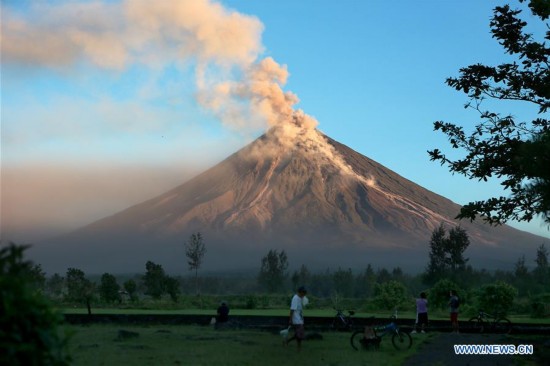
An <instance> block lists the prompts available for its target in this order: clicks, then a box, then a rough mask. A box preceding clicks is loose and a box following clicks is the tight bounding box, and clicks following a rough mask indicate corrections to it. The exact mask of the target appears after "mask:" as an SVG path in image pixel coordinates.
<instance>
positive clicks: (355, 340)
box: [349, 330, 365, 351]
mask: <svg viewBox="0 0 550 366" xmlns="http://www.w3.org/2000/svg"><path fill="white" fill-rule="evenodd" d="M349 340H350V343H351V347H352V348H353V349H354V350H356V351H359V350H362V349H364V348H365V332H364V331H362V330H357V331H355V332H354V333H353V334H352V335H351V338H350V339H349Z"/></svg>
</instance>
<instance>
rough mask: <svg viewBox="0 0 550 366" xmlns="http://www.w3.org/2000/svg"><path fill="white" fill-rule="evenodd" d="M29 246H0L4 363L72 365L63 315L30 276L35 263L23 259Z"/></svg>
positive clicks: (0, 340) (0, 359)
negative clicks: (63, 331) (63, 324)
mask: <svg viewBox="0 0 550 366" xmlns="http://www.w3.org/2000/svg"><path fill="white" fill-rule="evenodd" d="M25 249H26V247H22V246H16V245H15V244H10V246H8V247H5V248H2V249H1V250H0V299H1V301H0V364H1V365H13V366H17V365H57V366H65V365H69V361H70V357H69V356H68V354H67V352H66V350H67V339H68V338H67V336H65V335H63V334H62V333H61V332H60V326H61V324H62V321H63V317H62V316H61V314H59V313H57V312H55V311H54V310H53V309H52V307H51V306H50V304H49V302H48V301H47V299H46V298H45V297H44V295H42V293H41V292H40V291H38V290H37V288H36V287H35V286H34V285H33V283H32V281H30V280H29V276H26V273H28V270H29V269H30V268H32V263H31V262H27V261H23V251H24V250H25Z"/></svg>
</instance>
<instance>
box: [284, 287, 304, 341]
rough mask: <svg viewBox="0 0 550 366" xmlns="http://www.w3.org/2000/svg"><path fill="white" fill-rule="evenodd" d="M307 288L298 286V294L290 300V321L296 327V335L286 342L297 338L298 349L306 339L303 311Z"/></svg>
mask: <svg viewBox="0 0 550 366" xmlns="http://www.w3.org/2000/svg"><path fill="white" fill-rule="evenodd" d="M306 294H307V291H306V288H305V287H304V286H301V287H300V288H298V291H297V292H296V294H295V295H294V296H293V297H292V300H291V302H290V316H289V319H288V323H289V324H290V325H292V326H293V328H294V335H293V336H292V338H290V339H289V340H287V341H286V343H288V342H290V341H292V340H294V339H296V343H297V344H298V351H300V349H301V348H302V340H303V339H304V314H303V312H302V310H303V308H304V306H305V305H306V304H307V297H305V296H306Z"/></svg>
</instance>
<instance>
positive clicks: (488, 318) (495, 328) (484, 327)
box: [468, 310, 512, 334]
mask: <svg viewBox="0 0 550 366" xmlns="http://www.w3.org/2000/svg"><path fill="white" fill-rule="evenodd" d="M468 328H470V329H473V330H474V331H475V332H478V333H483V332H486V331H492V332H494V333H499V334H508V333H510V332H511V331H512V322H511V321H510V320H508V319H507V318H505V317H504V316H501V315H499V314H498V313H497V314H496V315H491V314H489V313H486V312H484V311H483V310H480V311H479V313H478V314H477V316H474V317H473V318H471V319H470V320H468Z"/></svg>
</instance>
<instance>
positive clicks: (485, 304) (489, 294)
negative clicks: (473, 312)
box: [478, 281, 518, 315]
mask: <svg viewBox="0 0 550 366" xmlns="http://www.w3.org/2000/svg"><path fill="white" fill-rule="evenodd" d="M517 294H518V290H517V289H516V288H515V287H514V286H511V285H509V284H507V283H505V282H501V281H498V282H495V283H492V284H489V285H485V286H483V287H482V288H481V289H480V291H479V298H478V303H479V307H480V309H483V310H484V311H487V312H492V313H494V314H495V313H500V314H503V315H505V314H506V313H507V312H508V311H509V310H510V308H511V307H512V305H513V304H514V298H515V297H516V296H517Z"/></svg>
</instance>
